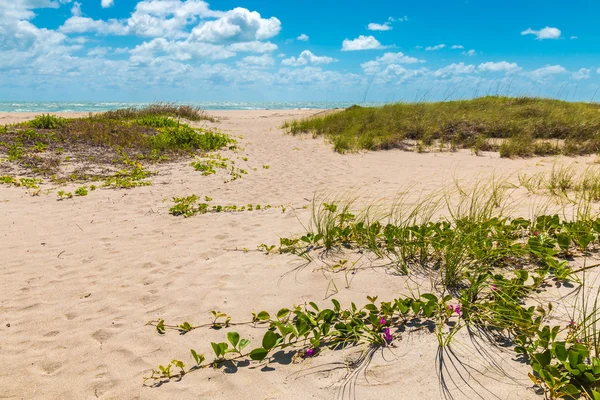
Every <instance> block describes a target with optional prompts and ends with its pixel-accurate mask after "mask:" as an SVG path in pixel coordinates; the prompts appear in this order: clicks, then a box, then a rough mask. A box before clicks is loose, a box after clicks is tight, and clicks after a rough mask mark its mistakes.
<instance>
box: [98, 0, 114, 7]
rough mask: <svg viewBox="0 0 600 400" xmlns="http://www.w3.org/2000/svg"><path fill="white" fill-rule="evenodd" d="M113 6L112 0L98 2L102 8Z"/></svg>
mask: <svg viewBox="0 0 600 400" xmlns="http://www.w3.org/2000/svg"><path fill="white" fill-rule="evenodd" d="M113 4H114V0H102V1H101V2H100V5H101V6H102V8H108V7H112V6H113Z"/></svg>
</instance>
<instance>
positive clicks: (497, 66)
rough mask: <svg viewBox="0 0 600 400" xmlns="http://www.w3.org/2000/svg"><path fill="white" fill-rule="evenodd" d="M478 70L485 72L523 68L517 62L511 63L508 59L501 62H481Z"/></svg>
mask: <svg viewBox="0 0 600 400" xmlns="http://www.w3.org/2000/svg"><path fill="white" fill-rule="evenodd" d="M477 70H479V71H483V72H516V71H519V70H521V67H519V66H518V65H517V63H509V62H507V61H500V62H486V63H481V64H479V66H478V67H477Z"/></svg>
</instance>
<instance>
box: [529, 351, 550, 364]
mask: <svg viewBox="0 0 600 400" xmlns="http://www.w3.org/2000/svg"><path fill="white" fill-rule="evenodd" d="M533 359H534V360H535V361H536V362H537V363H538V364H540V366H542V367H545V366H546V365H548V364H550V360H551V359H552V356H551V354H550V350H546V351H544V352H543V353H537V354H534V355H533Z"/></svg>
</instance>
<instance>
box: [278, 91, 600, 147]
mask: <svg viewBox="0 0 600 400" xmlns="http://www.w3.org/2000/svg"><path fill="white" fill-rule="evenodd" d="M284 127H285V128H287V129H288V130H289V131H290V132H291V133H292V134H299V133H313V135H315V136H325V137H326V138H327V139H329V140H331V142H332V143H333V145H334V148H335V150H336V151H338V152H340V153H344V152H348V151H357V150H361V149H365V150H382V149H392V148H401V149H403V148H406V147H408V146H409V145H410V144H411V142H414V141H417V142H418V143H419V144H420V145H421V147H420V148H423V146H432V145H433V144H434V143H439V144H440V147H441V148H443V147H444V146H446V147H447V148H450V149H455V148H472V149H474V151H475V152H478V151H481V150H498V149H499V150H500V151H501V153H502V156H504V157H513V156H529V155H547V154H558V153H563V154H589V153H593V152H596V151H598V150H600V135H599V133H600V105H598V104H590V103H569V102H565V101H559V100H550V99H541V98H510V97H493V96H487V97H482V98H478V99H474V100H461V101H449V102H435V103H398V104H390V105H386V106H383V107H377V108H372V107H360V106H352V107H350V108H347V109H345V110H343V111H341V112H334V113H330V114H327V115H323V116H317V117H313V118H308V119H304V120H296V121H291V122H287V123H286V124H285V125H284ZM493 139H501V140H500V141H501V142H503V141H507V142H504V143H503V144H502V145H499V144H497V143H496V144H494V142H493ZM551 140H552V141H551ZM558 142H560V145H559V144H558ZM563 142H564V144H563Z"/></svg>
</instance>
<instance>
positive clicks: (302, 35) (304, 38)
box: [296, 33, 309, 42]
mask: <svg viewBox="0 0 600 400" xmlns="http://www.w3.org/2000/svg"><path fill="white" fill-rule="evenodd" d="M308 39H309V37H308V35H306V34H304V33H302V34H301V35H300V36H298V37H297V38H296V40H299V41H301V42H308Z"/></svg>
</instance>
